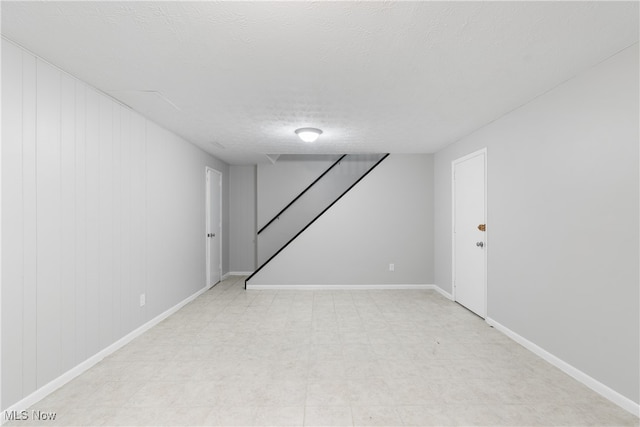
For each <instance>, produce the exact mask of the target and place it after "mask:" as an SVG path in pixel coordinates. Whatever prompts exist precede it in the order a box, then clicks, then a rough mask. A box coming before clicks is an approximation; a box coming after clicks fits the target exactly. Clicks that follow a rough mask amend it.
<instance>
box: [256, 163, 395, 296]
mask: <svg viewBox="0 0 640 427" xmlns="http://www.w3.org/2000/svg"><path fill="white" fill-rule="evenodd" d="M389 154H390V153H386V154H385V155H384V156H382V158H381V159H380V160H378V161H377V162H376V163H375V164H374V165H373V166H371V168H369V170H368V171H366V172H365V173H364V174H363V175H362V176H361V177H360V178H358V179H357V180H356V182H354V183H353V184H351V185H350V186H349V188H347V189H346V190H345V191H344V192H343V193H342V194H341V195H339V196H338V198H336V199H335V200H334V201H333V202H331V203H330V204H329V206H327V207H326V208H324V209H323V210H322V212H320V213H319V214H318V215H316V217H315V218H313V219H312V220H311V221H309V223H308V224H307V225H305V226H304V227H303V228H302V230H300V231H298V232H297V233H296V235H295V236H293V237H292V238H291V239H290V240H289V241H288V242H287V243H285V244H284V245H283V246H282V247H281V248H280V249H278V250H277V251H276V253H275V254H273V255H271V257H269V259H268V260H266V261H265V262H264V263H262V265H261V266H260V267H258V269H257V270H256V271H254V272H253V273H251V275H250V276H249V277H247V278H246V279H245V280H244V288H245V289H247V282H248V281H249V280H251V278H252V277H253V276H255V275H256V274H258V272H259V271H260V270H262V269H263V268H264V266H266V265H267V264H269V262H271V260H272V259H274V258H275V257H277V256H278V254H279V253H280V252H282V251H283V250H284V248H286V247H287V246H289V244H291V242H293V241H294V240H296V239H297V238H298V236H299V235H301V234H302V233H304V231H305V230H306V229H307V228H309V227H310V226H311V224H313V223H314V222H316V220H317V219H318V218H320V217H321V216H322V215H324V213H325V212H326V211H328V210H329V209H331V207H332V206H333V205H335V204H336V203H338V200H340V199H342V197H344V195H345V194H347V193H348V192H349V191H351V189H352V188H353V187H355V186H356V185H357V184H358V183H359V182H360V181H362V180H363V179H364V177H365V176H367V175H369V173H370V172H371V171H372V170H374V169H375V168H376V167H377V166H378V165H379V164H380V163H382V161H383V160H384V159H386V158H387V157H389ZM343 157H344V156H343Z"/></svg>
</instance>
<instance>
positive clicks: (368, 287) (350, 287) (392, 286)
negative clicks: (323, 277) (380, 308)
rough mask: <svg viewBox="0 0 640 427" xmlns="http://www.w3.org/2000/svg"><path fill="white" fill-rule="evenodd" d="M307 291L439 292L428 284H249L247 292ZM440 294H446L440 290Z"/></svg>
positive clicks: (434, 286)
mask: <svg viewBox="0 0 640 427" xmlns="http://www.w3.org/2000/svg"><path fill="white" fill-rule="evenodd" d="M436 288H437V289H436ZM283 289H286V290H296V291H297V290H305V291H325V290H349V291H357V290H361V291H371V290H384V289H395V290H411V289H413V290H415V289H427V290H436V291H437V290H438V289H440V288H438V287H437V286H436V285H426V284H412V285H404V284H397V285H396V284H375V285H374V284H362V285H347V284H338V285H317V284H310V285H301V284H300V285H251V284H247V290H254V291H261V290H283ZM439 292H444V291H442V290H440V291H439Z"/></svg>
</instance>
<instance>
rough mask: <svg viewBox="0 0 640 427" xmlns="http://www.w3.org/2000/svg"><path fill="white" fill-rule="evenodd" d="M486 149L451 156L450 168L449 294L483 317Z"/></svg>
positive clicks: (484, 290)
mask: <svg viewBox="0 0 640 427" xmlns="http://www.w3.org/2000/svg"><path fill="white" fill-rule="evenodd" d="M486 156H487V152H486V149H483V150H480V151H477V152H475V153H472V154H470V155H468V156H465V157H462V158H460V159H458V160H455V161H454V162H453V164H452V170H453V295H454V299H455V300H456V301H457V302H459V303H460V304H462V305H463V306H465V307H466V308H468V309H469V310H471V311H473V312H474V313H476V314H477V315H478V316H480V317H483V318H484V317H486V314H487V306H486V294H487V291H486V289H487V284H486V268H487V264H486V243H487V241H486V235H487V233H486V206H485V203H486V174H485V169H486Z"/></svg>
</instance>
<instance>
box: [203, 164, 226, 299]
mask: <svg viewBox="0 0 640 427" xmlns="http://www.w3.org/2000/svg"><path fill="white" fill-rule="evenodd" d="M210 171H211V172H215V173H217V174H218V175H219V176H220V200H219V203H218V205H219V208H220V216H219V218H220V232H219V234H220V236H219V239H218V241H219V242H220V244H219V246H220V247H219V248H218V249H219V250H218V253H219V254H220V260H219V261H220V281H222V280H224V279H223V278H222V199H223V197H222V188H223V185H222V178H223V175H222V172H220V171H219V170H217V169H214V168H212V167H210V166H206V167H205V169H204V182H205V184H204V186H205V191H206V194H205V207H204V209H205V211H204V216H205V221H206V222H205V233H206V234H208V233H210V232H211V230H209V207H210V206H211V200H209V199H210V196H211V189H210V188H209V172H210ZM205 242H206V243H205V244H206V249H205V254H206V257H207V259H206V264H205V266H206V267H205V268H206V269H207V271H206V272H205V277H206V279H205V280H206V281H207V283H206V284H205V286H211V285H214V284H215V283H211V277H210V276H211V266H210V265H209V262H210V256H209V237H207V239H206V240H205ZM216 283H217V282H216Z"/></svg>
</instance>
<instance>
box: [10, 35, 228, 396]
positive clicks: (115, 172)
mask: <svg viewBox="0 0 640 427" xmlns="http://www.w3.org/2000/svg"><path fill="white" fill-rule="evenodd" d="M206 166H210V167H212V168H215V169H217V170H219V171H220V172H222V174H223V183H224V185H225V188H223V198H224V199H223V234H227V235H228V234H229V233H228V203H227V202H228V194H229V191H228V179H227V178H228V173H229V170H228V165H226V164H225V163H223V162H221V161H219V160H217V159H215V158H213V157H212V156H210V155H208V154H206V153H204V152H203V151H202V150H200V149H198V148H197V147H195V146H193V145H191V144H189V143H187V142H186V141H184V140H182V139H181V138H179V137H177V136H176V135H174V134H172V133H170V132H168V131H166V130H164V129H162V128H160V127H159V126H157V125H156V124H154V123H152V122H150V121H148V120H146V119H145V118H143V117H142V116H140V115H139V114H137V113H135V112H133V111H131V110H130V109H128V108H126V107H124V106H122V105H120V104H118V103H117V102H115V101H114V100H112V99H111V98H109V97H107V96H105V95H103V94H101V93H99V92H97V91H96V90H94V89H93V88H91V87H89V86H88V85H86V84H85V83H83V82H81V81H79V80H77V79H75V78H73V77H71V76H69V75H67V74H66V73H64V72H62V71H60V70H59V69H57V68H55V67H53V66H51V65H50V64H48V63H46V62H44V61H42V60H40V59H38V58H37V57H35V56H34V55H32V54H30V53H29V52H27V51H25V50H23V49H21V48H19V47H17V46H16V45H14V44H12V43H10V42H8V41H6V40H3V41H2V266H3V268H2V402H1V407H2V409H5V408H7V407H9V406H11V405H12V404H14V403H16V402H18V401H20V400H21V399H22V398H24V397H26V396H28V395H29V394H30V393H32V392H34V391H35V390H37V389H38V388H40V387H42V386H44V385H45V384H47V383H48V382H50V381H52V380H54V379H55V378H57V377H59V376H60V375H62V374H63V373H65V372H67V371H68V370H70V369H72V368H73V367H75V366H77V365H78V364H79V363H81V362H82V361H84V360H86V359H87V358H89V357H91V356H92V355H94V354H96V353H97V352H99V351H101V350H102V349H104V348H106V347H108V346H109V345H111V344H112V343H114V342H115V341H117V340H118V339H119V338H121V337H123V336H124V335H126V334H127V333H129V332H131V331H132V330H134V329H136V328H137V327H139V326H141V325H142V324H144V323H145V322H146V321H148V320H150V319H152V318H153V317H155V316H157V315H158V314H160V313H162V312H163V311H165V310H167V309H168V308H170V307H172V306H174V305H176V304H177V303H179V302H180V301H182V300H184V299H185V298H187V297H189V296H190V295H192V294H194V293H195V292H197V291H198V290H200V289H202V288H203V287H204V286H205V274H206V272H205V268H206V264H205V260H206V257H205V244H206V243H205V242H206V241H205V167H206ZM228 259H229V253H228V240H227V242H226V243H224V244H223V272H226V271H228ZM142 293H145V294H146V300H147V304H146V305H145V306H144V307H140V306H139V297H140V294H142Z"/></svg>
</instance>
